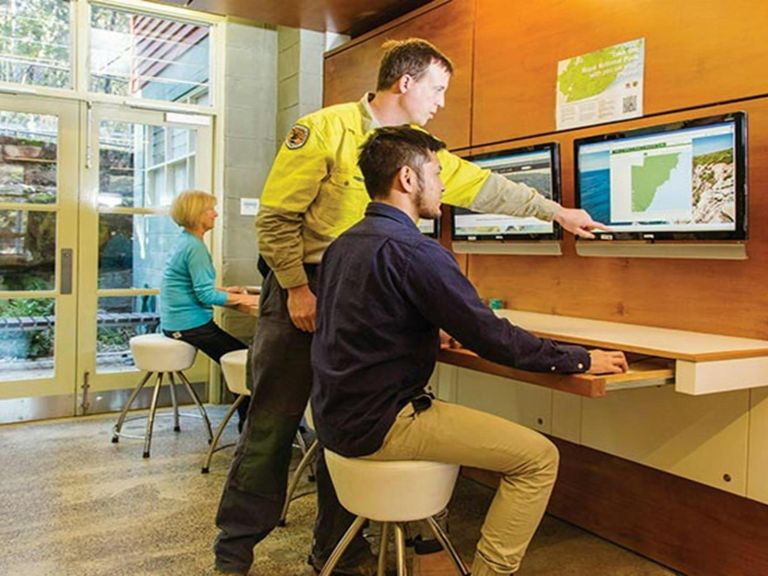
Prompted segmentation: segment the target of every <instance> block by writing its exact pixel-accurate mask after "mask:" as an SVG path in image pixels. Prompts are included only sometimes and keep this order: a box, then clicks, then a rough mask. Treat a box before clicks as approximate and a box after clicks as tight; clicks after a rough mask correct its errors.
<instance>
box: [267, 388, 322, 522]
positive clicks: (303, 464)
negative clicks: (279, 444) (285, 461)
mask: <svg viewBox="0 0 768 576" xmlns="http://www.w3.org/2000/svg"><path fill="white" fill-rule="evenodd" d="M304 421H305V422H306V423H307V427H308V428H309V430H310V431H314V430H315V423H314V421H313V419H312V408H311V406H310V404H309V403H307V407H306V408H305V410H304ZM296 444H298V446H299V448H300V449H301V451H302V452H303V454H304V455H303V456H302V457H301V461H300V462H299V465H298V466H297V467H296V470H295V471H294V473H293V476H291V481H290V482H289V483H288V490H287V492H286V493H285V502H283V511H282V512H281V513H280V520H278V521H277V525H278V526H285V520H286V517H287V516H288V507H289V506H290V505H291V501H292V500H293V495H294V494H295V493H296V488H298V486H299V481H300V480H301V475H302V474H303V473H304V471H305V470H306V469H307V468H310V472H309V481H310V482H314V480H315V469H314V463H315V456H316V455H317V451H318V449H319V448H320V444H318V442H317V438H315V439H314V440H313V441H312V444H310V445H309V446H307V445H306V443H305V442H304V437H303V436H302V435H301V431H298V432H296Z"/></svg>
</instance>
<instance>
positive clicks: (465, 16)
mask: <svg viewBox="0 0 768 576" xmlns="http://www.w3.org/2000/svg"><path fill="white" fill-rule="evenodd" d="M409 36H422V37H424V38H427V39H429V40H431V41H432V42H434V43H435V44H436V45H437V46H438V47H440V48H441V49H442V50H444V51H445V52H446V53H447V54H448V55H449V56H450V57H451V58H452V59H453V60H454V62H455V63H456V67H457V70H456V74H455V77H454V78H453V79H452V81H451V86H450V89H449V90H448V97H447V104H446V109H445V110H443V111H442V112H440V113H439V114H438V116H437V118H436V119H435V121H434V122H432V123H430V125H429V129H430V131H432V132H433V133H434V134H435V135H437V136H439V137H441V138H443V139H445V140H446V141H447V142H448V144H449V145H450V146H451V147H452V148H453V149H462V148H463V149H465V152H469V150H467V149H466V146H467V145H468V143H471V145H472V150H471V151H472V152H479V151H490V150H498V149H502V148H505V147H518V146H525V145H528V144H534V143H537V142H549V141H557V142H559V143H560V154H561V170H562V171H561V176H562V187H563V204H564V205H566V206H573V203H574V174H573V167H574V163H573V140H574V139H575V138H579V137H584V136H589V135H594V134H600V133H607V132H612V131H615V130H627V129H631V128H637V127H641V126H648V125H654V124H662V123H665V122H670V121H674V120H680V119H684V118H696V117H701V116H706V115H710V114H715V113H721V112H730V111H734V110H744V111H746V112H747V114H748V118H747V126H748V129H747V133H748V141H749V147H748V165H749V174H748V186H749V202H748V204H749V207H748V211H749V241H748V243H747V253H748V256H749V258H748V260H746V261H718V260H684V259H679V260H666V259H645V258H596V257H592V258H587V257H580V256H578V255H577V254H576V251H575V241H574V239H573V237H572V236H571V235H569V234H568V235H566V237H565V238H564V240H563V241H562V245H563V255H562V256H560V257H544V256H538V257H533V256H486V255H483V256H480V255H471V256H469V257H468V258H467V261H466V265H467V267H468V274H469V277H470V279H471V280H472V282H473V283H474V284H475V285H476V286H477V288H478V291H479V292H480V294H481V295H482V296H484V297H490V296H493V297H500V298H503V299H504V300H506V302H507V305H508V306H509V307H512V308H517V309H520V310H531V311H536V312H547V313H555V314H563V315H571V316H579V317H585V318H595V319H601V320H614V321H621V322H628V323H635V324H648V325H653V326H663V327H670V328H680V329H684V330H699V331H704V332H715V333H721V334H731V335H737V336H747V337H755V338H768V290H766V288H765V286H766V285H768V231H766V230H765V228H766V225H767V224H766V223H768V199H766V193H767V192H768V74H766V73H765V71H764V67H765V65H766V61H767V60H768V43H766V42H765V40H764V39H765V38H766V37H768V3H765V2H753V1H751V0H734V1H731V2H722V1H714V0H675V1H672V2H670V1H668V0H638V1H637V2H634V3H626V2H606V1H596V0H538V1H537V2H536V3H524V2H522V1H520V0H514V1H511V0H477V1H476V4H475V2H474V1H473V0H451V1H448V2H435V3H433V4H430V5H428V6H426V7H424V8H423V9H421V10H419V11H416V12H415V13H413V14H411V15H409V16H408V15H407V16H405V17H403V18H401V19H400V20H398V21H395V22H394V23H392V24H391V25H389V26H387V27H383V28H382V29H380V30H377V31H374V32H372V33H370V34H368V35H366V36H364V37H361V38H359V39H356V40H355V41H353V42H352V43H350V45H349V46H347V47H342V48H340V49H339V50H337V51H335V52H333V53H331V54H330V55H328V56H327V58H326V63H325V64H326V66H325V79H326V83H325V86H326V95H325V97H326V103H327V104H330V103H335V102H340V101H348V100H353V99H357V98H359V97H360V96H361V95H362V93H363V92H364V91H365V90H368V89H371V88H370V87H371V86H373V85H374V83H375V75H376V67H377V62H378V60H379V56H380V46H381V43H382V42H383V41H384V40H385V39H387V38H405V37H409ZM636 38H645V95H644V99H645V106H644V108H645V110H644V113H645V116H646V117H644V118H640V119H637V120H632V121H627V122H621V123H616V124H608V125H603V126H598V127H590V128H584V129H578V130H570V131H564V132H556V131H555V78H556V70H557V62H558V61H559V60H562V59H565V58H570V57H573V56H577V55H579V54H584V53H587V52H590V51H593V50H597V49H600V48H604V47H607V46H610V45H613V44H618V43H621V42H625V41H628V40H633V39H636ZM722 102H728V103H727V104H723V105H719V106H718V104H719V103H722ZM691 108H699V109H695V110H693V109H691ZM649 115H653V116H652V117H648V116H649ZM470 118H471V138H469V137H468V135H467V127H468V126H469V123H470V122H469V120H470ZM444 223H447V222H446V220H445V219H444ZM446 232H447V231H446ZM446 232H444V235H443V239H444V240H445V238H446V235H445V234H446Z"/></svg>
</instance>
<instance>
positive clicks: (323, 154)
mask: <svg viewBox="0 0 768 576" xmlns="http://www.w3.org/2000/svg"><path fill="white" fill-rule="evenodd" d="M371 98H372V95H370V94H366V95H365V96H364V97H363V98H362V99H361V100H360V101H358V102H350V103H346V104H338V105H335V106H329V107H327V108H323V109H322V110H318V111H317V112H313V113H312V114H309V115H307V116H305V117H303V118H301V119H300V120H299V121H298V122H297V123H296V124H295V125H294V126H293V128H292V129H291V132H290V133H289V134H288V137H287V138H286V140H285V142H283V144H282V145H281V147H280V150H279V152H278V153H277V157H276V158H275V162H274V164H273V165H272V170H271V171H270V173H269V177H268V178H267V182H266V184H265V186H264V190H263V192H262V195H261V206H260V209H259V213H258V215H257V217H256V227H257V231H258V237H259V251H260V253H261V255H262V256H263V257H264V259H265V260H266V262H267V264H269V266H270V268H272V270H273V271H274V273H275V275H276V277H277V281H278V283H279V284H280V286H282V287H283V288H293V287H296V286H301V285H303V284H306V283H307V276H306V274H305V272H304V266H303V265H304V264H305V263H310V264H315V263H319V262H320V260H321V258H322V256H323V252H324V251H325V249H326V248H327V246H328V245H329V244H330V243H331V242H333V240H335V239H336V238H337V237H338V236H339V235H340V234H341V233H342V232H344V231H345V230H347V229H348V228H350V227H351V226H352V225H354V224H355V223H357V222H358V221H359V220H360V219H362V217H363V216H364V214H365V208H366V206H367V205H368V202H370V198H369V196H368V193H367V192H366V190H365V183H364V181H363V176H362V174H361V173H360V169H359V168H358V166H357V159H358V153H359V149H360V146H361V145H362V144H363V142H365V140H366V138H367V137H368V135H369V133H370V132H371V131H372V130H373V129H375V128H377V127H379V124H378V122H376V120H375V119H374V117H373V114H372V112H371V108H370V106H369V101H370V99H371ZM438 158H439V160H440V164H441V167H442V172H441V177H442V179H443V182H444V184H445V192H444V194H443V198H442V200H443V202H444V203H446V204H452V205H455V206H460V207H464V208H470V209H472V210H476V211H480V212H498V213H508V214H513V215H517V216H531V215H532V216H536V217H539V218H542V219H546V220H551V219H552V218H553V217H554V213H555V211H556V210H557V209H558V208H559V206H558V205H557V204H555V203H554V202H551V201H550V200H547V199H546V198H544V197H543V196H541V195H540V194H538V193H537V192H536V191H535V190H533V189H532V188H529V187H527V186H525V185H522V184H516V183H513V182H510V181H508V180H507V179H505V178H503V177H501V176H497V175H495V174H494V175H492V174H491V172H490V171H489V170H486V169H481V168H479V167H478V166H476V165H474V164H472V163H471V162H467V161H465V160H463V159H461V158H459V157H458V156H456V155H455V154H452V153H450V152H448V151H447V150H441V151H440V152H438ZM492 176H493V177H492ZM481 191H482V193H481Z"/></svg>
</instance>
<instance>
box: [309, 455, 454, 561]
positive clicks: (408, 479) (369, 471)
mask: <svg viewBox="0 0 768 576" xmlns="http://www.w3.org/2000/svg"><path fill="white" fill-rule="evenodd" d="M325 460H326V462H327V464H328V472H329V473H330V475H331V480H332V481H333V486H334V488H336V494H337V496H338V498H339V502H341V505H342V506H344V508H346V509H347V510H348V511H349V512H351V513H352V514H355V515H356V516H357V518H355V521H354V522H353V523H352V525H351V526H350V527H349V530H347V532H346V534H344V536H343V538H342V539H341V540H340V541H339V543H338V545H337V546H336V548H335V549H334V551H333V553H332V554H331V556H330V558H328V561H327V562H326V563H325V566H323V570H322V572H320V576H328V575H329V574H331V573H332V572H333V569H334V568H335V567H336V563H337V562H338V561H339V558H341V555H342V554H343V553H344V550H345V549H346V548H347V546H349V543H350V542H352V539H353V538H354V537H355V535H356V534H357V532H358V531H359V530H360V529H361V528H362V526H363V524H364V523H365V521H366V519H367V520H374V521H377V522H381V523H382V527H381V547H380V550H379V572H378V573H379V575H380V576H383V574H384V569H385V563H386V553H387V536H388V532H389V525H390V524H394V528H395V546H396V549H397V573H398V575H399V576H405V575H406V574H407V570H406V567H405V532H404V530H403V523H405V522H415V521H417V520H426V522H427V524H429V526H430V528H431V529H432V532H434V534H435V537H436V538H437V540H438V541H439V542H440V544H442V546H443V548H445V550H446V551H447V552H448V554H449V555H450V556H451V559H452V560H453V563H454V565H455V566H456V571H457V573H458V574H461V575H462V576H468V575H469V571H468V570H467V568H466V566H464V563H463V562H462V561H461V558H460V557H459V555H458V553H457V552H456V549H455V548H454V547H453V545H452V544H451V542H450V540H448V536H447V535H446V534H445V532H444V531H443V529H442V528H441V527H440V525H439V524H438V523H437V522H436V521H435V519H434V518H433V516H435V515H436V514H438V513H439V512H441V511H442V510H444V509H445V507H446V506H447V505H448V501H449V500H450V499H451V494H452V493H453V487H454V485H455V484H456V477H457V476H458V473H459V467H458V466H457V465H455V464H443V463H440V462H425V461H420V460H391V461H384V460H365V459H362V458H345V457H344V456H340V455H338V454H336V453H334V452H331V451H330V450H326V451H325Z"/></svg>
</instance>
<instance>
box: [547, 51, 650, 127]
mask: <svg viewBox="0 0 768 576" xmlns="http://www.w3.org/2000/svg"><path fill="white" fill-rule="evenodd" d="M644 67H645V39H644V38H639V39H637V40H631V41H629V42H624V43H623V44H616V45H615V46H609V47H608V48H602V49H601V50H595V51H594V52H590V53H589V54H583V55H581V56H575V57H573V58H568V59H566V60H561V61H560V62H558V63H557V110H556V112H555V113H556V115H557V129H558V130H566V129H568V128H577V127H579V126H589V125H592V124H604V123H606V122H615V121H617V120H625V119H627V118H638V117H640V116H642V115H643V70H644Z"/></svg>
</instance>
